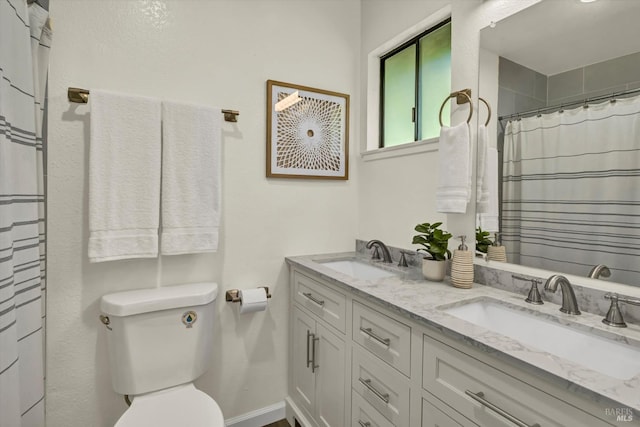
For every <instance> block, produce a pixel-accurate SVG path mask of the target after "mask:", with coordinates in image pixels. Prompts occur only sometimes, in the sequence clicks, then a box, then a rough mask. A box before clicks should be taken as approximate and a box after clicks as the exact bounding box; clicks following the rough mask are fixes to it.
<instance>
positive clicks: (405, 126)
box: [380, 19, 451, 148]
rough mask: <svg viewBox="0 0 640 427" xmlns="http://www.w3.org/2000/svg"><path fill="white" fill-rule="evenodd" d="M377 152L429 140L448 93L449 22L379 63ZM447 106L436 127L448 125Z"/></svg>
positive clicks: (449, 70) (448, 112)
mask: <svg viewBox="0 0 640 427" xmlns="http://www.w3.org/2000/svg"><path fill="white" fill-rule="evenodd" d="M380 86H381V90H380V147H381V148H382V147H391V146H394V145H399V144H406V143H408V142H413V141H419V140H423V139H429V138H435V137H437V136H438V135H439V133H440V123H439V122H438V112H439V111H440V106H441V105H442V101H443V100H444V99H445V98H446V97H447V96H449V93H450V92H451V19H447V20H446V21H443V22H441V23H439V24H438V25H436V26H434V27H432V28H430V29H428V30H427V31H425V32H423V33H422V34H419V35H418V36H416V37H414V38H412V39H411V40H409V41H408V42H406V43H404V44H402V45H401V46H398V47H397V48H395V49H393V50H392V51H391V52H389V53H387V54H386V55H384V56H382V57H381V58H380ZM449 114H450V110H449V105H448V103H447V104H446V105H445V108H444V109H443V111H442V122H443V123H444V124H448V123H449Z"/></svg>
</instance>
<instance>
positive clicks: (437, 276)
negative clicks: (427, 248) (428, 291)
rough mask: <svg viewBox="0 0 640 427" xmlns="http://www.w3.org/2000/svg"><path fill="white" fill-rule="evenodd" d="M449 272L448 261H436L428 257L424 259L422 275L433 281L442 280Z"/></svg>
mask: <svg viewBox="0 0 640 427" xmlns="http://www.w3.org/2000/svg"><path fill="white" fill-rule="evenodd" d="M446 272H447V262H446V261H435V260H432V259H428V258H423V259H422V275H423V276H424V278H425V279H427V280H431V281H432V282H442V281H443V280H444V276H445V274H446Z"/></svg>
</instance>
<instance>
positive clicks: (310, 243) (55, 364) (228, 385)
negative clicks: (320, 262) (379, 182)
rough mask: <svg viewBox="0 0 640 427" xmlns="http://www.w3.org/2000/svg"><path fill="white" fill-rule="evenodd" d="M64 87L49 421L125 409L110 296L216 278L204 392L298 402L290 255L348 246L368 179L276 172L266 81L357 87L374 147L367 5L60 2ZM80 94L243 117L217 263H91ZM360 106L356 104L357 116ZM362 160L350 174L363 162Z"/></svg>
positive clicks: (53, 219) (234, 409)
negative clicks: (238, 302)
mask: <svg viewBox="0 0 640 427" xmlns="http://www.w3.org/2000/svg"><path fill="white" fill-rule="evenodd" d="M51 14H52V16H53V19H54V25H55V35H54V43H53V49H52V53H51V69H50V78H49V146H48V150H49V151H48V154H49V165H48V166H49V186H48V209H49V210H48V233H49V236H48V253H49V262H48V267H49V269H48V279H49V280H48V286H49V287H48V291H49V297H48V325H47V333H48V337H47V425H48V426H49V427H79V426H94V427H100V426H112V425H113V424H114V423H115V421H116V420H117V418H118V417H119V416H120V414H121V413H122V412H124V410H125V408H126V406H125V403H124V402H123V401H122V398H121V397H120V396H118V395H116V394H115V393H114V392H113V391H112V389H111V384H110V379H109V370H108V363H107V359H106V347H105V339H104V338H105V337H104V335H103V331H102V329H101V327H100V326H101V325H100V323H99V321H98V314H99V310H98V302H99V298H100V296H101V295H103V294H105V293H109V292H114V291H119V290H125V289H134V288H144V287H153V286H156V283H157V282H159V283H160V284H161V285H165V284H175V283H180V282H195V281H204V280H210V281H216V282H218V283H219V284H220V285H221V290H222V293H221V295H220V296H219V298H218V309H219V321H218V324H217V327H216V329H215V331H213V333H214V334H215V346H216V352H215V356H214V360H212V363H211V369H210V371H209V372H208V373H207V374H206V375H205V377H203V378H202V379H201V380H199V381H198V384H197V385H198V386H199V387H200V388H201V389H203V390H204V391H205V392H207V393H209V394H210V395H212V396H213V397H214V398H215V399H216V400H217V401H218V403H219V404H220V406H221V407H222V409H223V412H224V414H225V417H227V418H228V417H234V416H237V415H239V414H242V413H246V412H249V411H252V410H255V409H258V408H262V407H264V406H267V405H270V404H273V403H275V402H278V401H281V400H282V399H283V398H284V397H285V396H286V393H287V389H286V384H287V367H288V364H287V351H286V350H287V342H286V341H287V330H288V301H287V297H288V283H287V278H288V277H287V268H286V266H285V264H284V257H285V256H286V255H295V254H308V253H323V252H334V251H348V250H352V249H353V247H354V239H355V237H356V235H355V229H356V220H357V218H356V216H355V214H354V212H356V203H357V188H356V179H353V178H352V179H350V180H349V181H347V182H335V181H334V182H331V181H320V180H278V179H266V178H265V144H266V138H265V134H266V125H265V122H266V112H265V104H266V96H265V93H266V83H265V82H266V80H267V79H275V80H280V81H286V82H291V83H296V84H302V85H308V86H312V87H317V88H323V89H329V90H333V91H338V92H343V93H348V94H351V97H352V98H351V102H352V109H351V111H352V113H351V120H352V126H351V135H350V140H351V143H352V147H356V146H357V141H358V140H359V127H358V125H357V124H358V113H357V111H358V108H357V106H358V105H359V97H358V87H359V86H358V79H359V75H358V68H359V64H358V55H359V44H360V41H359V38H360V33H359V28H360V24H359V21H360V3H359V1H357V0H325V1H313V0H308V1H307V0H298V1H287V0H280V1H275V0H269V1H264V0H242V1H238V0H235V1H234V0H216V1H186V0H162V1H160V0H140V1H133V0H131V1H117V0H102V1H87V0H56V1H55V2H52V4H51ZM69 86H77V87H84V88H88V89H92V88H104V89H111V90H114V91H119V92H126V93H132V94H140V95H146V96H154V97H159V98H166V99H173V100H181V101H186V102H194V103H201V104H207V105H215V106H220V107H223V108H232V109H237V110H240V116H239V122H238V123H237V124H231V123H223V148H222V151H223V166H222V172H223V214H222V227H221V230H222V231H221V245H220V249H219V251H218V252H217V253H216V254H206V255H193V256H175V257H164V258H163V259H162V265H160V263H159V262H158V261H157V260H153V259H152V260H130V261H115V262H107V263H101V264H90V263H89V262H88V260H87V229H88V226H87V224H88V222H87V221H88V220H87V212H88V210H87V166H88V164H87V158H88V152H87V148H88V142H89V141H88V137H89V135H88V132H89V127H88V126H89V116H90V109H89V107H88V106H84V105H77V104H70V103H69V102H68V101H67V97H66V90H67V87H69ZM354 106H356V108H354ZM355 151H356V149H355V148H354V149H352V155H351V176H352V177H357V173H356V171H357V162H356V161H355V155H354V154H353V153H354V152H355ZM258 285H269V286H271V288H272V293H273V298H272V300H271V301H270V304H269V309H268V311H267V312H265V313H255V314H251V315H244V316H242V317H239V316H238V314H237V307H236V306H232V305H231V304H229V303H225V302H224V295H223V293H224V290H225V289H230V288H236V287H238V288H244V287H247V288H249V287H255V286H258Z"/></svg>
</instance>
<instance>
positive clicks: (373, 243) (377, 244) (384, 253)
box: [367, 240, 393, 263]
mask: <svg viewBox="0 0 640 427" xmlns="http://www.w3.org/2000/svg"><path fill="white" fill-rule="evenodd" d="M374 246H375V247H376V248H379V249H380V250H381V251H382V262H388V263H392V262H393V260H392V259H391V253H389V248H387V245H385V244H384V243H382V242H381V241H380V240H369V241H368V242H367V249H371V248H373V247H374ZM375 253H376V252H374V258H373V259H380V258H379V257H378V258H376V257H375Z"/></svg>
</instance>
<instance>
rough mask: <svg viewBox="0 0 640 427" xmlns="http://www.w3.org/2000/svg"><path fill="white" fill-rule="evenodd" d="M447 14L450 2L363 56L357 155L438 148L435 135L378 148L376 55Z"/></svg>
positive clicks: (377, 156) (369, 157)
mask: <svg viewBox="0 0 640 427" xmlns="http://www.w3.org/2000/svg"><path fill="white" fill-rule="evenodd" d="M448 18H451V6H446V7H443V8H442V9H440V10H438V11H437V12H435V13H433V14H431V15H429V16H428V17H427V18H425V19H423V20H422V21H420V22H419V23H417V24H416V25H414V26H412V27H410V28H407V29H406V30H405V31H403V32H401V33H400V34H398V35H396V36H395V37H393V38H391V39H390V40H387V41H386V42H384V43H383V44H382V45H380V46H378V47H377V48H375V49H374V50H372V51H371V52H370V53H369V55H368V56H367V128H366V137H365V147H364V151H362V152H361V154H360V155H361V157H362V158H363V159H364V160H365V161H367V160H378V159H383V158H388V157H397V156H406V155H411V154H417V153H424V152H428V151H435V150H437V149H438V146H437V142H438V138H430V139H424V140H420V141H414V142H409V143H406V144H400V145H395V146H392V147H383V148H380V147H379V144H380V58H381V57H382V56H384V55H385V54H386V53H388V52H391V51H392V50H393V49H395V48H397V47H398V46H400V45H402V44H403V43H405V42H407V41H408V40H411V39H412V38H414V37H416V36H417V35H419V34H421V33H424V32H425V31H427V30H428V29H429V28H432V27H434V26H435V25H438V24H439V23H441V22H442V21H444V20H445V19H448Z"/></svg>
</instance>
